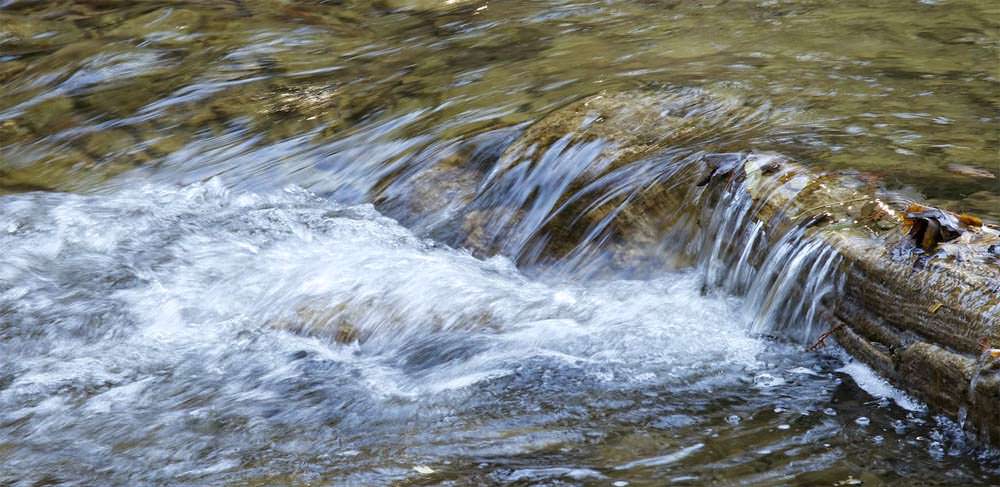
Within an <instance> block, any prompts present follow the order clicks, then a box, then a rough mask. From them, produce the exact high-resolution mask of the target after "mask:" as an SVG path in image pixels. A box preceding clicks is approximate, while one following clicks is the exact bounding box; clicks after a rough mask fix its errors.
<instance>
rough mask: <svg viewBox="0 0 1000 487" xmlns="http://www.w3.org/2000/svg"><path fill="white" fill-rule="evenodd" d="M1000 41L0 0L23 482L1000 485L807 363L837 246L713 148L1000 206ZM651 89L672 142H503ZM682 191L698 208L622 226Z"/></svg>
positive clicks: (719, 15)
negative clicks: (752, 193) (633, 208)
mask: <svg viewBox="0 0 1000 487" xmlns="http://www.w3.org/2000/svg"><path fill="white" fill-rule="evenodd" d="M998 31H1000V9H997V7H995V6H994V5H993V2H986V1H982V2H981V1H954V2H948V1H922V2H909V1H894V2H882V3H879V4H878V5H876V6H872V5H868V4H867V3H865V2H853V1H848V2H780V1H761V2H734V1H730V2H726V1H704V2H694V1H691V2H687V1H667V0H664V1H644V2H625V1H606V2H575V1H521V0H511V1H504V0H493V1H489V2H487V1H455V2H444V1H442V2H436V1H429V0H384V1H379V2H366V1H362V0H342V1H319V0H316V1H282V0H268V1H263V0H260V1H251V0H232V1H217V2H216V1H187V2H181V1H177V2H169V1H153V2H125V1H116V0H101V1H52V2H37V1H29V0H24V1H22V0H0V86H2V88H3V91H2V93H0V485H4V486H6V485H13V486H18V487H20V486H35V485H362V486H367V485H390V484H392V485H536V484H541V485H614V486H617V487H620V486H624V485H633V486H638V485H860V484H858V483H857V482H859V481H863V482H864V485H901V486H902V485H907V486H908V485H915V482H916V483H919V484H921V485H996V484H997V483H998V482H1000V454H998V453H997V452H996V450H995V449H991V448H988V447H985V446H983V445H982V444H980V443H978V442H977V441H976V440H975V438H972V437H970V436H969V435H967V434H966V433H963V432H962V429H961V427H960V426H959V425H958V424H956V423H954V422H953V421H952V420H949V419H948V418H945V417H943V416H940V415H938V414H937V413H936V412H935V411H933V410H929V409H928V408H927V407H926V406H925V405H923V404H922V403H920V402H919V401H917V400H915V399H913V398H911V397H909V396H907V395H906V394H904V393H903V392H901V391H899V390H896V389H894V388H892V387H891V386H890V385H889V384H887V383H886V382H885V381H883V380H882V379H880V378H879V377H877V376H876V375H874V373H873V372H872V371H871V370H870V369H868V368H867V367H865V366H863V365H861V364H859V363H857V362H854V361H852V360H851V359H850V358H849V357H847V356H846V355H844V354H843V353H842V352H840V351H839V350H838V349H837V348H836V346H835V345H832V344H828V345H827V346H825V347H822V348H820V349H819V351H818V352H811V351H806V346H807V345H808V344H809V343H812V342H813V341H814V340H816V338H817V337H818V336H819V335H820V334H821V333H822V332H823V331H825V329H826V328H825V327H826V324H825V323H824V322H823V319H822V316H821V315H822V311H821V307H822V306H821V304H822V303H823V302H824V300H825V299H826V298H828V297H829V296H830V295H831V294H833V293H836V292H837V291H838V286H839V281H838V277H837V275H836V273H835V272H834V270H835V268H836V265H837V257H836V255H834V253H833V252H831V251H830V250H829V249H827V248H825V247H824V246H822V245H821V244H820V243H818V242H816V241H813V240H811V239H810V238H808V237H807V236H805V235H804V234H803V233H802V232H801V231H799V230H800V229H792V230H790V231H788V232H787V233H786V234H784V235H779V236H776V237H775V238H772V239H770V241H772V242H776V243H774V244H773V245H768V244H765V241H767V240H768V239H767V238H765V234H767V232H769V231H771V229H768V228H764V227H763V226H762V225H759V224H758V225H754V224H751V223H750V222H751V221H753V214H754V213H753V212H754V211H755V210H756V208H755V206H754V204H753V202H752V201H751V200H750V199H749V197H748V196H747V195H746V193H745V191H744V190H743V188H741V187H740V186H738V185H732V186H729V187H726V188H724V189H722V190H720V192H719V193H712V194H709V193H708V192H703V190H701V189H699V186H697V185H695V184H694V181H692V180H690V178H689V175H687V174H686V173H685V168H688V167H690V165H691V164H693V163H694V162H696V161H700V160H702V159H704V158H705V157H707V156H706V154H711V157H716V158H718V159H719V160H722V161H725V160H730V159H733V158H739V157H743V154H745V153H746V152H749V151H763V150H777V151H781V152H783V153H786V154H790V155H793V156H796V157H799V158H801V159H802V160H803V161H804V162H806V163H810V164H815V165H817V166H820V167H822V168H826V169H837V170H850V171H859V172H862V173H864V174H865V175H866V177H867V178H869V179H870V180H871V181H873V184H880V185H882V186H884V187H888V188H891V189H893V190H895V191H897V192H898V194H902V195H912V196H913V197H919V198H922V199H926V200H929V201H931V202H932V203H935V204H941V205H946V206H948V207H949V208H952V209H955V210H960V211H972V212H976V213H977V214H979V215H981V216H983V217H984V218H985V219H986V220H987V221H997V220H1000V184H998V179H997V177H998V176H1000V157H998V150H1000V135H998V128H997V124H998V117H1000V95H998V93H1000V90H998V78H997V76H998V64H1000V63H998V61H997V46H998V42H1000V36H998V34H997V32H998ZM636 88H641V89H643V90H646V92H651V91H652V92H657V93H666V94H667V95H664V96H665V97H666V98H665V99H666V100H667V101H666V102H664V103H666V104H667V105H669V106H670V107H672V109H676V111H677V113H679V114H680V115H679V116H678V117H676V118H678V119H679V120H681V122H682V123H688V122H689V123H690V126H685V127H686V128H687V129H688V130H687V131H686V132H683V133H684V134H686V135H684V137H678V136H677V135H676V133H674V132H679V131H672V130H671V129H670V128H668V127H664V130H663V133H662V136H657V138H656V140H652V141H649V143H650V144H651V145H656V146H658V147H662V148H663V151H662V153H661V154H658V156H657V157H655V158H645V159H642V160H639V161H634V163H631V164H628V165H627V166H625V167H619V168H613V170H611V171H609V172H607V173H601V172H600V171H601V170H604V169H605V165H606V161H604V160H603V159H602V158H601V157H600V154H602V152H601V151H602V150H604V149H606V148H607V147H606V146H604V145H602V142H601V141H599V140H597V141H591V142H587V143H573V141H572V140H570V139H568V138H564V139H560V140H558V141H556V142H555V143H553V145H552V148H550V149H549V150H548V151H546V152H545V153H543V154H540V155H539V157H540V159H539V161H540V162H539V163H538V164H536V165H534V166H528V165H523V166H519V165H517V164H515V163H513V162H512V161H510V160H507V159H505V157H504V154H505V151H506V150H508V149H509V148H511V147H512V146H513V145H514V144H516V143H517V142H516V141H517V140H519V139H518V138H519V137H520V136H522V135H523V134H525V132H526V131H527V130H528V127H529V126H530V124H531V123H532V122H534V121H537V120H539V119H540V118H541V117H543V116H545V115H546V114H547V113H550V112H551V111H552V110H554V109H558V108H559V107H563V106H565V105H566V104H567V103H570V102H572V101H574V100H576V99H578V98H579V97H581V96H583V95H589V94H592V93H595V92H598V91H601V90H606V91H610V92H614V91H615V90H628V89H636ZM707 92H711V93H713V97H708V96H706V95H705V93H707ZM636 123H637V124H639V123H640V121H637V122H636ZM595 174H600V177H594V175H595ZM588 178H590V179H588ZM662 185H667V186H670V187H673V188H676V189H677V191H686V193H683V194H684V199H685V200H686V201H687V203H686V204H688V205H689V206H690V208H688V209H687V210H688V212H687V213H682V216H680V217H678V219H677V221H676V222H672V225H671V226H670V227H669V228H665V229H664V232H663V233H657V234H650V235H645V234H644V235H642V236H641V237H642V238H636V239H635V241H633V242H631V243H630V245H632V246H631V247H627V248H626V247H624V246H622V247H620V248H619V247H615V246H616V245H619V244H620V242H617V241H613V239H610V238H609V237H607V233H606V229H607V228H608V226H609V225H611V224H612V222H613V220H615V219H616V218H623V217H621V215H622V211H623V208H624V207H625V206H627V205H628V204H633V203H634V202H635V201H639V200H640V195H641V194H643V192H644V191H646V190H648V189H649V188H650V187H654V186H662ZM687 188H691V189H687ZM695 219H697V220H698V222H699V224H698V225H694V223H693V222H694V221H695ZM564 220H565V221H571V222H573V225H576V226H577V227H578V229H579V231H580V233H581V235H580V238H579V239H578V240H576V241H569V240H570V239H568V238H567V236H566V235H564V234H560V233H558V232H556V231H555V230H553V229H552V227H553V225H554V224H553V222H557V221H564ZM570 226H572V225H570ZM695 226H697V227H698V228H699V229H698V230H693V229H692V228H693V227H695ZM560 228H561V227H560ZM564 233H565V232H564ZM622 245H623V244H622ZM623 255H624V257H622V256H623ZM799 282H803V283H804V287H802V288H801V289H800V288H797V287H795V286H794V285H793V284H795V283H799Z"/></svg>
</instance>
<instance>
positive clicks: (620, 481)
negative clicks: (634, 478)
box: [611, 480, 628, 487]
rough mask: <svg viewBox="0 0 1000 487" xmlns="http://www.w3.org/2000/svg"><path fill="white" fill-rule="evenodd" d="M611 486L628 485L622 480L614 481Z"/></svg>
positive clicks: (623, 486) (621, 486) (622, 486)
mask: <svg viewBox="0 0 1000 487" xmlns="http://www.w3.org/2000/svg"><path fill="white" fill-rule="evenodd" d="M611 485H613V486H615V487H625V486H626V485H628V482H626V481H624V480H616V481H615V482H614V483H613V484H611Z"/></svg>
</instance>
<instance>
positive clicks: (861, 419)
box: [854, 416, 871, 426]
mask: <svg viewBox="0 0 1000 487" xmlns="http://www.w3.org/2000/svg"><path fill="white" fill-rule="evenodd" d="M854 422H855V423H857V424H858V426H868V424H869V423H871V420H870V419H868V418H867V417H865V416H859V417H858V419H855V420H854Z"/></svg>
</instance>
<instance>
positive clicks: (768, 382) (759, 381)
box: [753, 373, 785, 388]
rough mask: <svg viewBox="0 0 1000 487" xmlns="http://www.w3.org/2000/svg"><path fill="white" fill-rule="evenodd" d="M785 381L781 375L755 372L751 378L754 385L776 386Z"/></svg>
mask: <svg viewBox="0 0 1000 487" xmlns="http://www.w3.org/2000/svg"><path fill="white" fill-rule="evenodd" d="M784 383H785V379H782V378H781V377H775V376H773V375H771V374H768V373H763V374H757V375H756V376H754V378H753V385H754V387H760V388H768V387H777V386H780V385H782V384H784Z"/></svg>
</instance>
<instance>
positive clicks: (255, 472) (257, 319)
mask: <svg viewBox="0 0 1000 487" xmlns="http://www.w3.org/2000/svg"><path fill="white" fill-rule="evenodd" d="M0 212H2V213H3V214H4V215H7V216H8V218H7V220H6V221H5V223H4V227H3V228H2V229H0V230H2V233H0V245H2V248H3V249H4V252H5V258H4V259H3V261H2V264H0V316H2V317H3V318H2V319H3V320H4V322H3V327H2V328H0V330H2V332H0V333H2V334H0V355H2V356H3V357H4V358H5V360H4V361H3V362H2V363H0V433H2V434H0V451H2V452H4V455H5V456H4V458H5V460H4V461H3V464H2V465H3V469H0V472H2V473H0V480H3V481H4V482H8V483H10V482H13V483H14V485H30V484H32V483H35V482H61V481H64V482H68V483H71V484H73V483H76V484H81V485H82V484H88V483H92V482H97V483H133V482H138V483H164V482H167V483H176V484H191V485H195V484H198V485H203V484H206V483H220V482H222V483H225V482H236V481H273V482H293V481H326V482H334V483H338V484H341V483H343V484H352V483H353V484H359V485H362V484H363V485H369V484H385V483H389V482H392V481H398V480H404V479H409V480H414V479H420V478H424V479H426V478H428V477H427V476H428V475H431V477H430V478H432V479H433V478H437V479H439V480H444V479H448V478H453V477H454V478H463V479H466V481H469V482H473V483H475V482H499V483H508V482H517V481H525V480H526V479H528V480H535V481H544V480H546V479H548V481H553V480H556V479H569V480H570V481H574V480H573V479H576V480H575V481H579V480H580V479H584V480H586V479H590V480H600V479H605V478H622V479H628V478H632V477H633V476H635V475H640V476H641V475H642V473H641V472H648V471H649V469H658V470H657V471H661V472H664V474H665V475H674V476H676V477H677V478H679V479H681V480H682V481H683V479H685V478H687V479H689V480H690V479H696V480H697V479H705V478H711V476H712V475H715V474H714V473H713V472H714V471H723V472H729V473H726V475H736V476H739V477H745V476H746V475H748V473H747V472H746V471H744V470H743V469H744V468H745V467H746V466H749V465H753V464H754V463H755V462H758V461H762V460H763V459H766V458H768V457H772V459H771V460H768V462H775V461H777V463H776V464H772V465H771V467H770V468H769V471H768V472H761V473H759V474H754V475H752V476H750V477H748V478H757V479H758V480H766V479H771V480H775V479H780V478H785V477H786V476H788V475H798V474H801V473H802V472H801V471H800V468H803V467H802V466H801V465H800V464H799V462H797V461H796V460H795V459H796V458H799V457H801V458H809V459H810V460H809V462H810V464H811V465H815V464H816V462H819V463H820V464H826V465H828V466H835V465H836V464H837V462H838V461H840V458H841V457H842V455H843V454H844V453H843V450H842V449H845V448H847V449H849V448H851V447H850V446H849V445H847V444H844V443H843V442H842V441H840V440H838V438H837V437H838V436H839V435H840V433H838V431H840V429H841V427H842V426H841V425H840V424H839V421H841V420H844V421H847V422H849V424H851V425H853V424H854V423H853V421H854V419H855V418H854V417H853V416H861V415H866V416H873V417H875V418H880V419H879V420H880V421H883V422H885V423H886V424H894V425H895V426H893V427H894V428H899V429H900V431H905V430H907V429H908V428H918V429H919V428H923V427H924V426H921V425H922V424H925V422H926V419H920V418H919V417H915V416H912V414H914V413H908V412H906V410H905V409H900V408H898V406H896V405H895V404H894V403H893V402H892V401H891V400H889V399H886V400H885V402H883V403H874V404H872V405H867V406H862V405H856V406H852V407H850V408H847V410H841V411H842V414H844V415H848V417H844V418H841V416H838V408H839V406H838V405H837V404H835V402H836V401H834V397H833V396H832V395H838V394H842V393H837V392H835V391H837V390H840V389H841V388H842V387H843V386H842V385H841V384H842V381H841V379H840V378H839V377H838V376H837V375H836V374H834V368H835V367H836V366H837V364H838V363H839V362H838V361H837V360H836V359H833V358H828V359H824V358H821V357H815V356H811V355H806V354H804V353H802V352H800V351H799V350H800V348H799V347H798V346H792V345H782V344H780V343H774V342H770V341H767V340H765V339H763V338H761V337H760V336H757V335H752V334H751V330H752V327H750V326H749V325H750V324H751V323H752V321H753V319H754V318H753V317H754V315H753V314H752V313H748V312H747V310H748V308H747V306H748V305H747V304H746V303H745V302H744V300H742V299H739V298H735V297H731V296H728V295H726V294H722V293H717V292H708V293H706V292H705V289H704V287H703V284H704V282H705V277H704V275H703V274H704V273H703V272H699V271H697V270H690V271H678V272H671V273H666V274H664V275H661V276H658V277H656V278H653V279H650V280H645V281H629V280H613V279H612V280H592V281H588V282H576V281H573V280H566V279H565V278H564V277H559V276H546V275H545V273H537V275H532V276H530V277H529V276H526V275H524V274H522V273H521V272H519V271H518V270H517V269H516V268H515V266H514V265H513V264H512V263H511V262H510V261H509V260H507V259H505V258H503V257H493V258H490V259H487V260H480V259H477V258H475V257H473V256H471V255H470V254H468V253H467V252H465V251H461V250H455V249H451V248H448V247H446V246H443V245H440V244H436V243H435V242H434V241H431V240H426V239H422V238H419V237H417V236H415V235H413V234H412V233H411V232H409V231H408V230H406V229H405V228H403V227H401V226H399V225H398V224H397V223H396V222H395V221H393V220H391V219H388V218H386V217H384V216H382V215H380V214H379V213H378V212H377V211H375V209H374V208H373V207H371V206H370V205H361V206H342V205H338V204H335V203H331V202H329V201H327V200H325V199H322V198H319V197H317V196H315V195H312V194H310V193H308V192H306V191H304V190H301V189H297V188H294V187H290V188H288V189H286V190H284V191H281V192H274V193H271V194H253V193H246V192H242V193H240V192H230V191H228V190H226V189H225V188H224V185H223V184H221V183H220V182H219V181H217V180H213V181H210V182H208V183H202V184H196V185H192V186H188V187H185V188H176V187H169V186H147V187H141V188H136V189H133V190H109V191H107V192H103V193H96V194H93V195H86V196H84V195H70V194H60V193H28V194H23V195H18V196H8V197H4V198H3V199H0ZM343 327H349V328H350V330H351V335H350V336H349V337H347V339H344V337H343V336H340V337H338V332H340V331H342V329H343ZM883 388H884V386H883ZM886 390H889V389H886ZM831 394H832V395H831ZM892 394H898V393H895V392H892V393H890V395H892ZM831 401H833V402H831ZM857 408H860V409H864V410H870V411H869V412H863V413H862V412H860V411H858V410H856V409H857ZM918 414H919V413H918ZM901 415H902V417H901ZM906 415H910V416H909V419H906V418H907V416H906ZM793 428H794V429H793ZM950 428H951V427H949V426H947V425H946V424H945V426H944V429H942V430H939V432H938V433H937V434H938V435H939V436H940V435H944V436H940V437H939V439H938V440H935V444H936V445H938V446H935V447H934V448H957V449H958V450H956V451H960V450H961V449H962V448H964V447H963V446H962V445H963V442H962V439H961V435H959V434H958V433H957V432H956V431H954V430H952V429H950ZM850 429H853V430H858V432H857V433H852V434H858V435H861V436H868V433H867V428H861V427H858V426H856V425H855V426H853V428H850ZM788 430H791V432H792V433H794V436H791V437H788V438H783V437H782V436H783V433H785V432H786V431H788ZM727 431H728V433H727ZM948 431H952V433H947V432H948ZM734 433H736V434H741V435H746V441H747V442H749V443H750V444H752V445H754V444H755V445H757V446H756V447H755V448H751V449H745V448H740V449H737V450H733V449H731V448H728V447H727V446H726V441H727V440H726V439H725V438H726V436H728V435H731V434H734ZM871 436H872V437H873V438H875V439H868V440H865V441H884V440H881V439H880V438H882V436H881V435H878V434H872V435H871ZM913 441H923V440H922V437H921V439H920V440H913ZM824 442H827V443H825V444H824ZM889 450H890V451H891V450H892V448H889ZM664 451H667V452H671V451H673V452H674V453H673V454H672V455H668V456H667V457H663V455H664ZM775 455H777V457H776V458H777V460H775V459H774V458H773V457H774V456H775ZM942 455H946V453H942ZM647 457H656V458H653V459H652V460H650V459H648V458H647ZM942 458H946V457H945V456H942ZM109 462H110V463H109ZM810 468H812V467H810ZM428 472H433V474H428ZM671 472H673V473H671ZM741 472H742V473H741ZM435 476H436V477H435ZM268 479H270V480H268ZM474 479H479V480H474Z"/></svg>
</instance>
